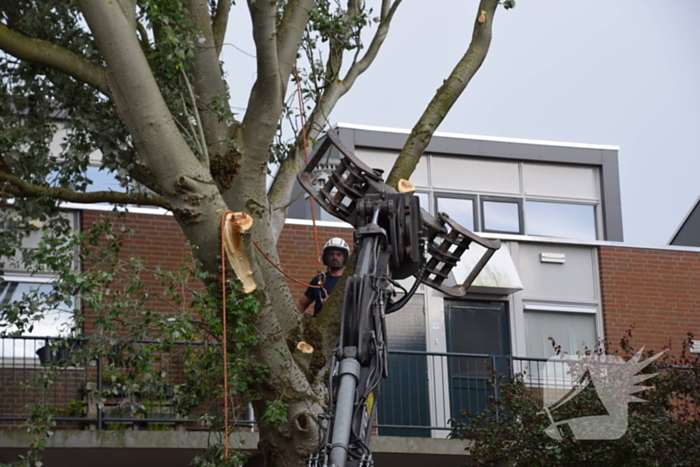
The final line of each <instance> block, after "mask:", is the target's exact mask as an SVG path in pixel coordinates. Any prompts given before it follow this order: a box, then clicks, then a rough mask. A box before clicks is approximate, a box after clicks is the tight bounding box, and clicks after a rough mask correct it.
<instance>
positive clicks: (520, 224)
mask: <svg viewBox="0 0 700 467" xmlns="http://www.w3.org/2000/svg"><path fill="white" fill-rule="evenodd" d="M488 201H491V202H497V203H511V204H517V206H518V231H517V232H512V231H505V230H495V229H487V228H486V219H485V215H486V212H485V209H484V203H485V202H488ZM479 211H480V213H479V214H480V216H479V217H480V219H479V220H480V221H481V230H478V231H477V232H489V233H500V234H509V235H524V233H523V232H524V231H525V225H524V215H523V199H522V198H515V197H513V198H511V197H507V196H479Z"/></svg>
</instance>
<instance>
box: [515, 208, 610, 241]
mask: <svg viewBox="0 0 700 467" xmlns="http://www.w3.org/2000/svg"><path fill="white" fill-rule="evenodd" d="M525 230H526V233H527V234H528V235H544V236H548V237H563V238H578V239H582V240H596V239H597V235H596V224H595V208H594V207H593V206H590V205H585V204H567V203H549V202H543V201H526V202H525Z"/></svg>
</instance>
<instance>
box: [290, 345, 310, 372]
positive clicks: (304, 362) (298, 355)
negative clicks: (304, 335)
mask: <svg viewBox="0 0 700 467" xmlns="http://www.w3.org/2000/svg"><path fill="white" fill-rule="evenodd" d="M313 353H314V348H313V346H312V345H311V344H307V343H306V342H304V341H301V342H299V343H298V344H297V347H296V349H294V353H293V356H294V359H295V360H296V361H297V362H298V363H299V364H300V365H301V366H302V367H303V368H304V369H307V370H308V368H309V365H310V364H311V357H312V356H313Z"/></svg>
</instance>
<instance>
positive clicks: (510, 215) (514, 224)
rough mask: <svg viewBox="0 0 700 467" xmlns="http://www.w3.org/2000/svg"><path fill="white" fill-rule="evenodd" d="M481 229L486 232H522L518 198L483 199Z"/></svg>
mask: <svg viewBox="0 0 700 467" xmlns="http://www.w3.org/2000/svg"><path fill="white" fill-rule="evenodd" d="M481 207H482V211H483V216H482V218H483V229H482V230H484V231H486V232H504V233H514V234H519V233H522V229H521V222H520V217H521V216H520V202H519V201H518V200H513V201H510V200H505V199H484V200H482V203H481Z"/></svg>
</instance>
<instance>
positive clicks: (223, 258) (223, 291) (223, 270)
mask: <svg viewBox="0 0 700 467" xmlns="http://www.w3.org/2000/svg"><path fill="white" fill-rule="evenodd" d="M230 212H231V211H226V212H224V213H223V215H222V216H221V310H222V317H221V326H222V328H223V334H224V336H223V341H224V342H223V347H224V459H228V449H229V446H228V437H229V432H228V339H227V334H228V331H227V329H226V250H225V249H224V229H225V228H226V214H228V213H230Z"/></svg>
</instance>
